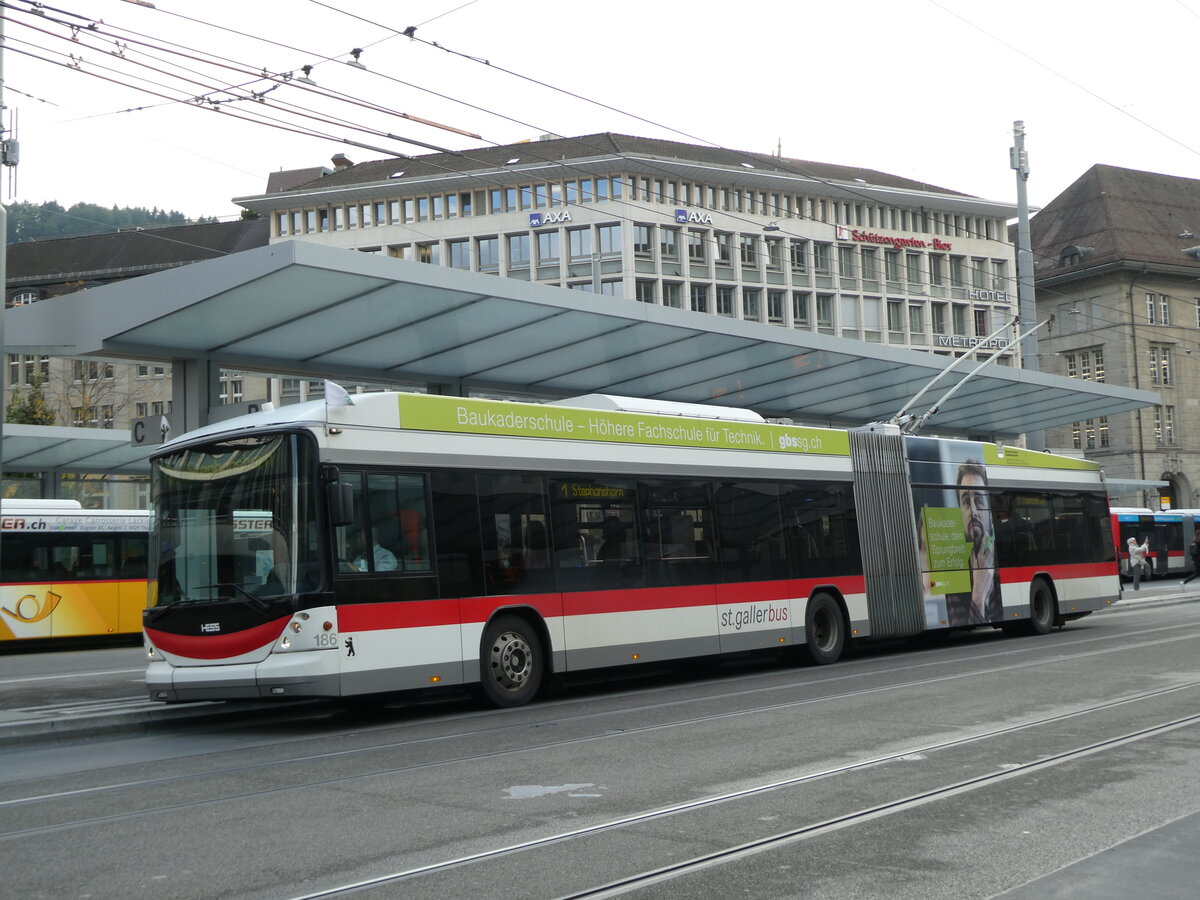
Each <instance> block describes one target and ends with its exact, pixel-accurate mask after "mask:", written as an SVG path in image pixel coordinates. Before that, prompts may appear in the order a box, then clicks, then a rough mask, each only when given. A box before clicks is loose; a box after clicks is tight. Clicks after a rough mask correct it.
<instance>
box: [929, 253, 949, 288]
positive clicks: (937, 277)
mask: <svg viewBox="0 0 1200 900" xmlns="http://www.w3.org/2000/svg"><path fill="white" fill-rule="evenodd" d="M928 265H929V283H930V284H932V285H933V286H934V287H940V286H941V284H942V279H943V275H942V272H943V270H944V269H945V267H946V259H945V257H943V256H939V255H937V254H930V256H929V260H928Z"/></svg>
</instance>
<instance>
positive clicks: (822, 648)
mask: <svg viewBox="0 0 1200 900" xmlns="http://www.w3.org/2000/svg"><path fill="white" fill-rule="evenodd" d="M804 644H805V647H804V649H805V651H806V652H807V654H808V658H809V659H811V660H812V661H813V662H814V663H816V664H817V665H819V666H827V665H829V664H830V663H835V662H837V661H838V659H839V658H840V657H841V655H842V650H843V649H844V648H845V646H846V620H845V618H844V617H843V616H842V607H841V606H840V605H839V604H838V602H837V601H836V600H835V599H833V597H831V596H830V595H829V594H825V593H819V594H813V596H812V599H810V600H809V601H808V608H807V609H806V610H805V612H804Z"/></svg>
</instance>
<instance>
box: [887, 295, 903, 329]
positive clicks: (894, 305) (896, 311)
mask: <svg viewBox="0 0 1200 900" xmlns="http://www.w3.org/2000/svg"><path fill="white" fill-rule="evenodd" d="M887 325H888V331H890V332H892V334H893V335H895V336H896V337H899V336H900V335H901V334H903V332H904V301H903V300H889V301H888V305H887Z"/></svg>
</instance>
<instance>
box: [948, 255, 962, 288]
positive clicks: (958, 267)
mask: <svg viewBox="0 0 1200 900" xmlns="http://www.w3.org/2000/svg"><path fill="white" fill-rule="evenodd" d="M963 286H964V282H963V258H962V257H961V256H952V257H950V287H952V288H960V287H963Z"/></svg>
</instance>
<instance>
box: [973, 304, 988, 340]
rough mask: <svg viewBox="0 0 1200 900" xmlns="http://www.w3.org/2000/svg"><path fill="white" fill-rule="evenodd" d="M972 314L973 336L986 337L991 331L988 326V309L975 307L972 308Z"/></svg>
mask: <svg viewBox="0 0 1200 900" xmlns="http://www.w3.org/2000/svg"><path fill="white" fill-rule="evenodd" d="M974 315H975V336H976V337H987V336H988V334H989V333H990V332H991V329H990V328H988V311H987V310H986V309H982V308H979V307H977V308H976V309H975V310H974Z"/></svg>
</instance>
